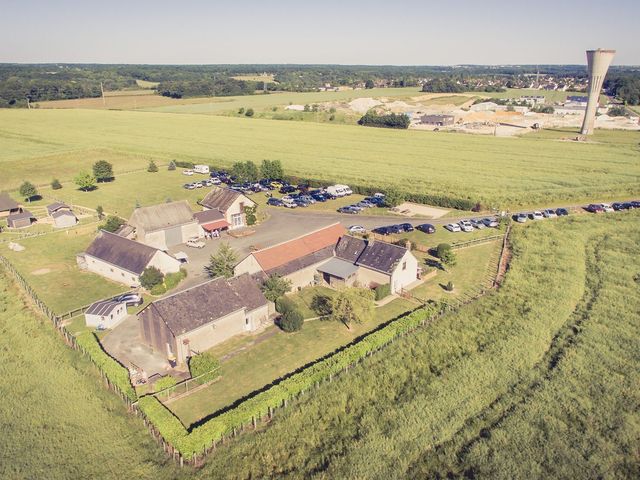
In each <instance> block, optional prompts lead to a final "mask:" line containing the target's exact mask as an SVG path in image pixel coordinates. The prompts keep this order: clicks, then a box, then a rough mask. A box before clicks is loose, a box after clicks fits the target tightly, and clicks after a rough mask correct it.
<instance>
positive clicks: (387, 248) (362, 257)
mask: <svg viewBox="0 0 640 480" xmlns="http://www.w3.org/2000/svg"><path fill="white" fill-rule="evenodd" d="M406 252H407V249H406V248H404V247H401V246H399V245H392V244H390V243H385V242H367V241H365V240H362V239H360V238H355V237H351V236H349V235H345V236H344V237H342V238H341V239H340V241H339V242H338V245H337V246H336V257H338V258H341V259H343V260H346V261H348V262H351V263H353V264H355V265H358V266H362V267H366V268H370V269H372V270H377V271H379V272H383V273H387V274H391V273H392V272H393V270H394V269H395V268H396V266H397V265H398V263H399V262H400V260H401V259H402V257H403V256H404V254H405V253H406Z"/></svg>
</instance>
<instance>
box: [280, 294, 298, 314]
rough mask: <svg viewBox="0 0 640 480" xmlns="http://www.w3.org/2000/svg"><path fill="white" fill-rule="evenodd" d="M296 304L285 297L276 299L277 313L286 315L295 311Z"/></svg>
mask: <svg viewBox="0 0 640 480" xmlns="http://www.w3.org/2000/svg"><path fill="white" fill-rule="evenodd" d="M295 308H296V304H295V303H293V302H292V301H291V300H289V299H288V298H287V297H285V296H284V295H283V296H282V297H279V298H277V299H276V312H278V313H280V314H285V313H287V312H290V311H291V310H295Z"/></svg>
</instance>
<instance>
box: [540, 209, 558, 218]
mask: <svg viewBox="0 0 640 480" xmlns="http://www.w3.org/2000/svg"><path fill="white" fill-rule="evenodd" d="M542 214H543V215H544V218H555V217H557V216H558V215H557V214H556V212H555V211H554V210H552V209H550V208H548V209H546V210H545V211H544V212H542Z"/></svg>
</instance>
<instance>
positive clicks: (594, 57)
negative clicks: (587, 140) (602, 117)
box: [581, 48, 616, 135]
mask: <svg viewBox="0 0 640 480" xmlns="http://www.w3.org/2000/svg"><path fill="white" fill-rule="evenodd" d="M615 54H616V51H615V50H602V49H601V48H599V49H597V50H587V69H588V70H589V90H588V92H589V100H588V101H587V110H586V111H585V113H584V121H583V122H582V129H581V133H582V135H591V134H592V133H593V124H594V123H595V121H596V112H597V111H598V102H599V101H600V92H601V91H602V83H603V82H604V77H605V75H606V74H607V70H609V65H611V61H612V60H613V56H614V55H615Z"/></svg>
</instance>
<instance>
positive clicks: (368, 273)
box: [234, 223, 420, 293]
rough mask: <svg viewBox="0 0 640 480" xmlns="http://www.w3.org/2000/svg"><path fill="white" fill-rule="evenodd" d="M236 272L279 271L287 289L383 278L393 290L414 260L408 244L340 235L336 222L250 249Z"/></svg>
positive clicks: (415, 273)
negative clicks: (261, 247)
mask: <svg viewBox="0 0 640 480" xmlns="http://www.w3.org/2000/svg"><path fill="white" fill-rule="evenodd" d="M234 273H235V274H236V275H240V274H243V273H249V274H251V275H256V274H261V275H266V276H271V275H274V274H279V275H281V276H283V277H284V278H286V279H288V280H290V281H291V284H292V288H293V290H298V289H301V288H303V287H306V286H310V285H317V284H324V285H328V286H332V287H338V286H353V285H356V284H357V285H361V286H366V287H369V288H375V287H376V286H378V285H384V284H389V286H390V289H391V293H399V292H401V291H402V290H403V289H405V288H407V287H408V286H409V285H411V284H412V283H414V282H415V281H416V280H417V279H418V278H419V273H420V272H419V267H418V260H417V259H416V257H415V256H414V255H413V254H412V253H411V251H410V250H408V249H406V248H404V247H401V246H398V245H391V244H389V243H385V242H374V241H373V240H363V239H360V238H356V237H352V236H349V235H345V230H344V227H342V225H340V224H339V223H336V224H333V225H329V226H328V227H325V228H321V229H319V230H316V231H315V232H312V233H309V234H307V235H304V236H302V237H299V238H296V239H293V240H290V241H287V242H283V243H280V244H278V245H275V246H273V247H269V248H265V249H262V250H258V251H256V252H253V253H251V254H250V255H248V256H247V257H246V258H244V259H243V260H242V261H241V262H240V263H239V264H238V265H237V266H236V268H235V270H234Z"/></svg>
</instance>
